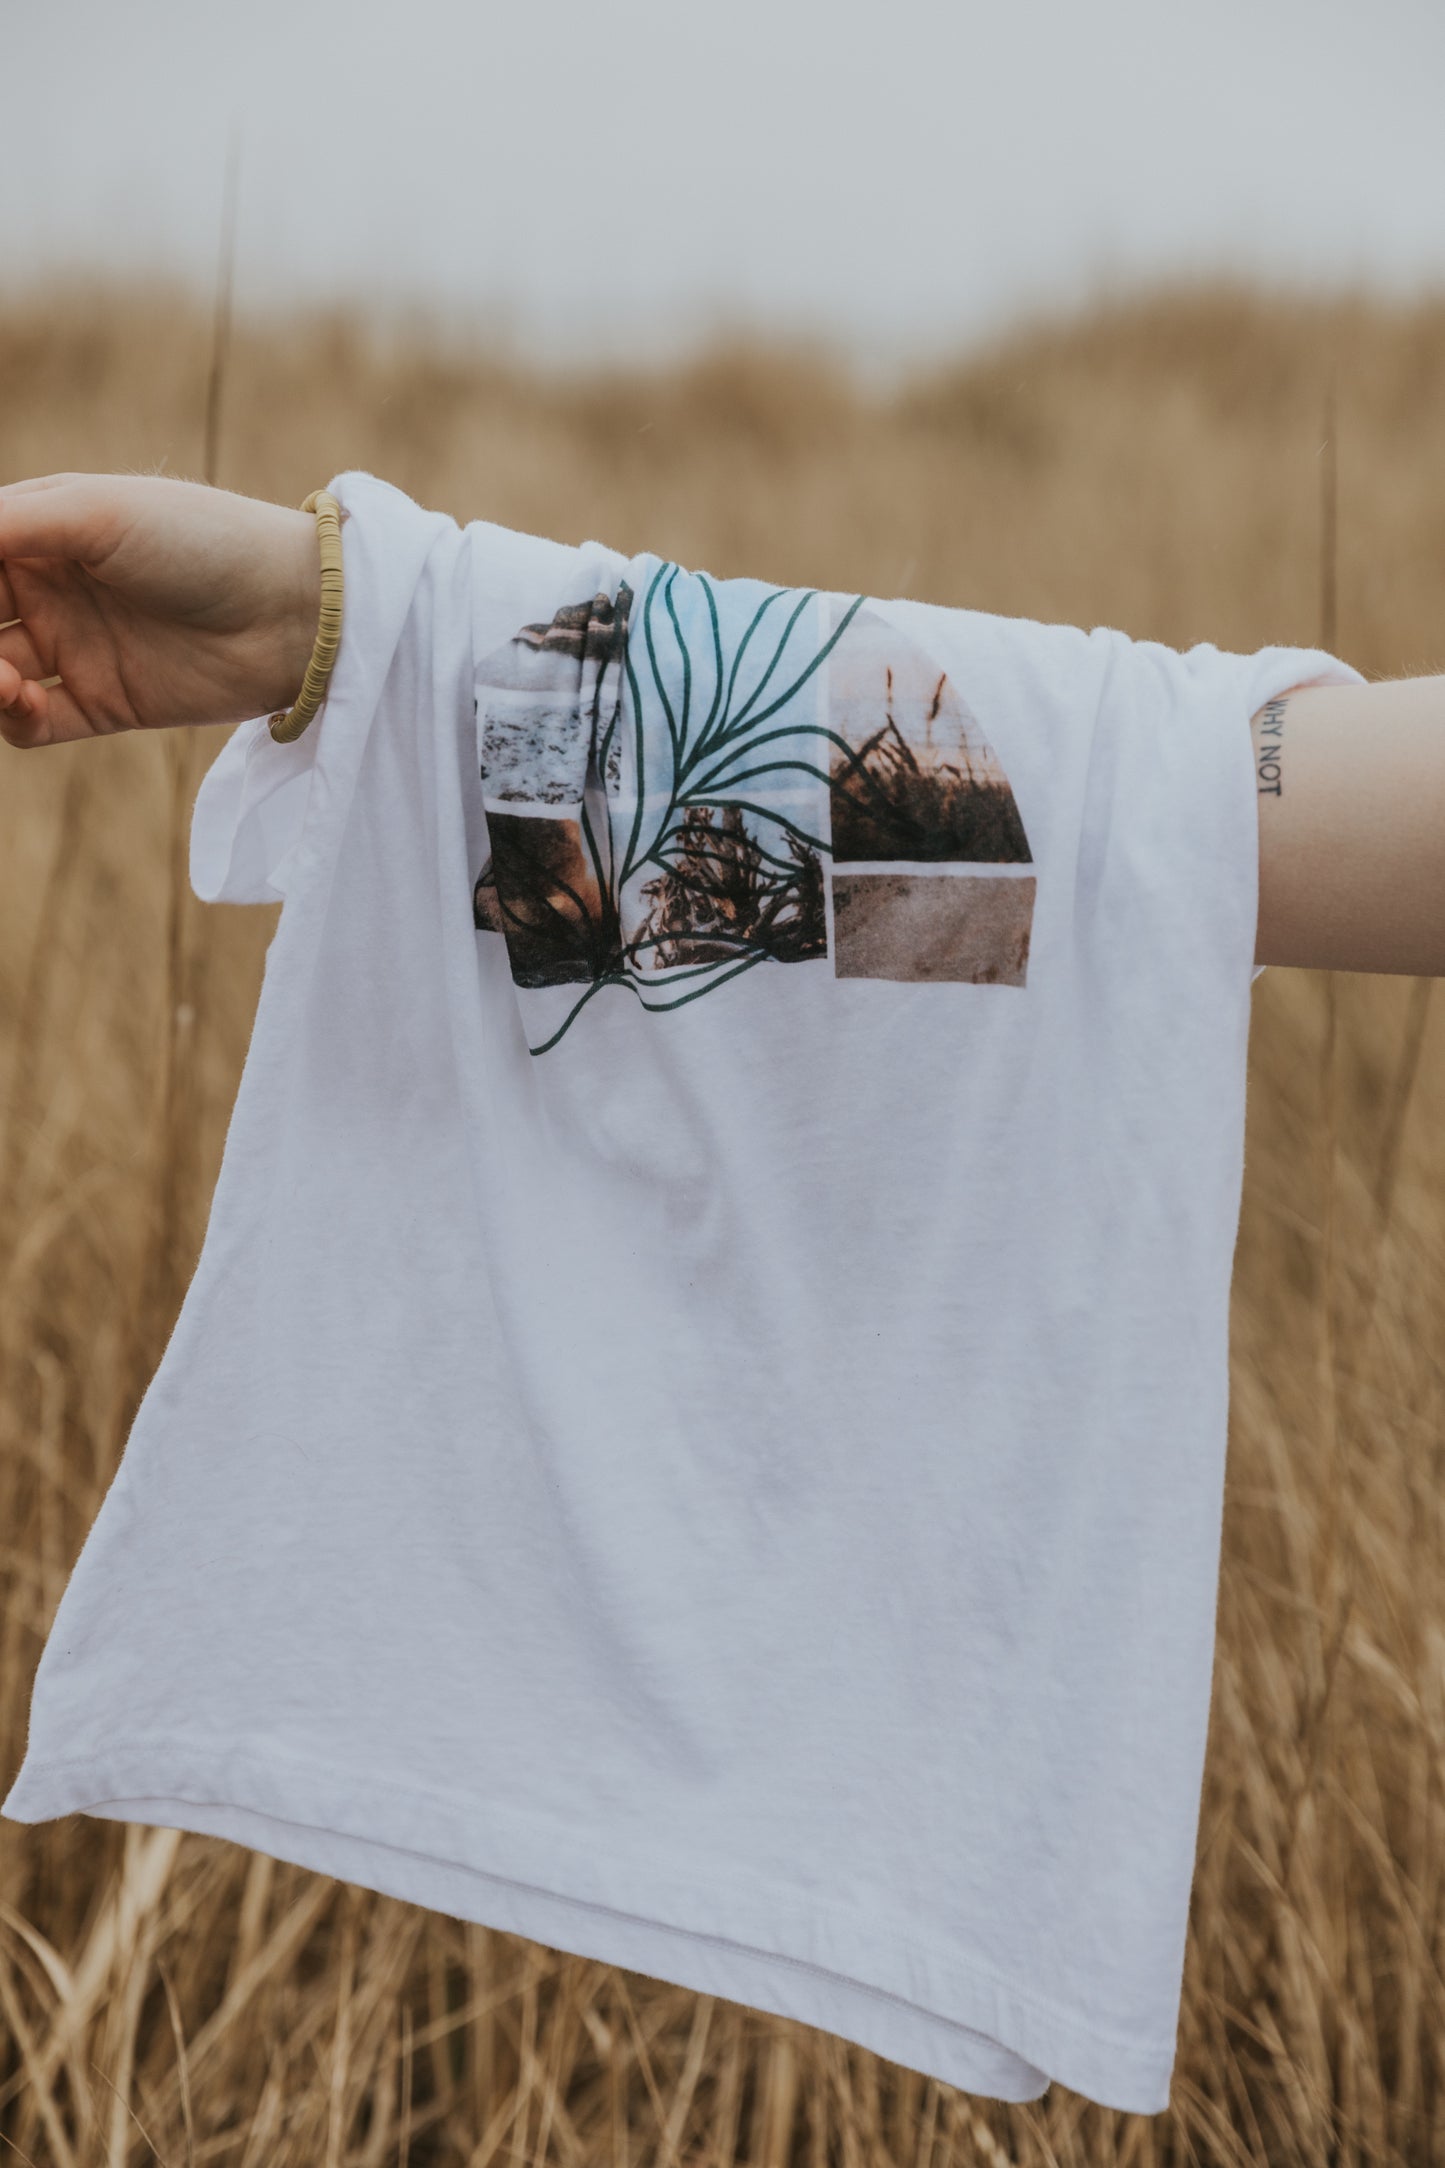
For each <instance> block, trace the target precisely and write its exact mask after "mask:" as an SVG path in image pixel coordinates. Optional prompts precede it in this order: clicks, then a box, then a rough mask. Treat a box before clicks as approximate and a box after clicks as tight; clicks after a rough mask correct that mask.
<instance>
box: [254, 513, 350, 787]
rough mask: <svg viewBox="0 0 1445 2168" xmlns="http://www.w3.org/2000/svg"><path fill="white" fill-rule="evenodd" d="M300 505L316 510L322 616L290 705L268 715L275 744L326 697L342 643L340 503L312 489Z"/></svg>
mask: <svg viewBox="0 0 1445 2168" xmlns="http://www.w3.org/2000/svg"><path fill="white" fill-rule="evenodd" d="M301 509H302V511H303V512H314V513H315V514H316V540H317V543H318V544H319V546H320V550H321V617H320V622H319V623H318V625H317V628H316V645H315V647H314V648H313V649H312V651H311V660H310V662H308V663H307V665H306V675H305V677H304V678H303V679H302V680H301V690H300V692H299V693H298V694H297V696H296V699H295V702H294V704H293V705H292V706H291V707H289V708H285V709H281V710H280V711H278V713H276V714H275V715H273V716H272V717H271V719H270V730H271V735H272V737H273V738H274V739H275V740H276V742H277V744H278V745H289V744H291V742H292V740H293V739H295V738H299V737H300V735H301V733H302V731H303V730H304V729H305V728H306V725H307V724H308V723H309V722H310V720H311V718H312V716H313V715H314V714H315V713H316V710H317V709H318V708H319V707H320V705H321V703H322V701H323V700H324V699H325V698H326V687H327V683H328V681H329V679H330V676H331V665H332V664H333V663H334V662H335V660H336V650H337V648H338V647H339V646H340V645H341V605H342V595H343V590H344V584H345V583H344V578H343V574H342V567H341V506H340V505H339V504H338V503H337V501H336V499H335V498H334V497H333V496H332V494H331V492H330V490H329V489H313V490H312V492H311V494H310V496H309V497H308V498H307V499H306V502H305V503H304V504H303V505H302V507H301Z"/></svg>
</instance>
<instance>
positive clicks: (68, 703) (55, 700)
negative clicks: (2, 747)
mask: <svg viewBox="0 0 1445 2168" xmlns="http://www.w3.org/2000/svg"><path fill="white" fill-rule="evenodd" d="M7 668H8V666H7V665H4V664H0V673H3V672H4V671H5V670H6V669H7ZM15 677H16V672H14V671H13V670H10V671H9V677H8V680H7V681H5V682H9V683H12V684H13V683H14V681H15ZM4 689H5V686H4V682H0V737H3V738H4V740H5V742H6V744H7V745H13V746H16V747H19V748H23V749H27V750H28V749H29V748H31V747H35V746H41V745H65V744H68V743H69V741H70V740H71V739H72V738H91V737H94V736H95V732H94V731H93V730H92V729H91V727H90V724H89V723H88V722H87V720H86V718H85V716H84V715H83V714H82V713H81V711H80V709H79V708H78V707H77V706H76V704H75V702H74V701H73V700H72V699H71V697H70V695H69V693H68V692H67V691H66V689H65V687H64V686H63V685H57V684H54V683H50V684H47V683H46V681H45V680H44V679H43V678H40V679H37V678H25V679H24V680H22V681H21V683H20V686H19V692H18V697H17V698H16V699H15V700H13V701H11V702H10V703H9V705H8V706H7V705H5V704H4Z"/></svg>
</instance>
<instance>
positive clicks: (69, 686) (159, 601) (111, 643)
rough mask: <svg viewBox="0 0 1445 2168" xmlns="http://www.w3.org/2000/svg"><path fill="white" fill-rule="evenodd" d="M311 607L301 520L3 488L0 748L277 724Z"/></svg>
mask: <svg viewBox="0 0 1445 2168" xmlns="http://www.w3.org/2000/svg"><path fill="white" fill-rule="evenodd" d="M320 606H321V559H320V551H319V548H318V545H317V538H316V522H315V519H314V518H313V516H312V515H311V514H310V513H309V512H298V511H290V510H288V509H287V507H286V506H285V505H280V504H267V503H265V502H264V501H263V500H262V499H261V498H259V497H241V496H237V495H235V494H234V493H233V492H232V491H230V490H225V489H211V488H208V487H207V486H206V485H205V484H204V483H201V482H183V481H177V480H172V479H170V478H169V477H166V476H161V475H126V474H49V475H45V476H43V477H41V478H40V479H39V480H36V481H29V482H12V483H10V484H8V485H7V486H6V487H4V488H0V626H3V627H5V629H4V630H0V737H4V739H5V740H6V742H7V743H8V744H10V745H13V746H15V747H17V748H21V749H23V748H28V747H32V746H41V745H59V744H64V743H66V742H67V741H68V740H71V739H75V738H95V737H107V736H109V735H111V734H112V733H113V732H115V731H120V730H156V729H165V728H167V727H168V726H171V725H174V724H178V723H238V722H243V721H244V720H246V719H247V718H248V717H249V716H253V715H262V714H266V713H268V712H270V711H273V710H275V709H280V708H287V707H289V706H290V704H291V702H292V701H293V700H294V699H295V697H296V695H297V693H298V691H299V690H300V687H301V680H302V677H303V676H304V674H305V670H306V664H307V662H308V660H309V659H310V655H311V649H312V645H313V642H314V641H315V638H316V626H317V620H318V616H319V612H320ZM17 618H18V619H19V620H20V622H19V623H18V624H14V623H10V622H9V621H10V620H12V619H17ZM53 677H58V678H59V679H60V683H59V684H58V685H51V686H47V685H46V684H45V680H46V679H47V678H53Z"/></svg>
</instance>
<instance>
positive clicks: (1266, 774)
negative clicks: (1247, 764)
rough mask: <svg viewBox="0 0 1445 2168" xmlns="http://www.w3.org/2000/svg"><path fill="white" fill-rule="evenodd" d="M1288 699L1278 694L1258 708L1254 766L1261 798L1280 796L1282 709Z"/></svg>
mask: <svg viewBox="0 0 1445 2168" xmlns="http://www.w3.org/2000/svg"><path fill="white" fill-rule="evenodd" d="M1288 704H1289V703H1288V699H1287V697H1286V696H1285V695H1280V696H1279V697H1277V698H1276V699H1274V700H1267V701H1266V702H1265V704H1264V706H1263V707H1262V708H1261V710H1260V717H1261V720H1260V725H1259V748H1258V751H1257V752H1256V755H1255V767H1256V769H1257V771H1258V774H1259V794H1260V796H1261V797H1262V798H1282V797H1283V796H1284V778H1283V774H1282V771H1281V763H1280V754H1281V752H1282V751H1283V748H1284V711H1285V708H1286V707H1287V706H1288Z"/></svg>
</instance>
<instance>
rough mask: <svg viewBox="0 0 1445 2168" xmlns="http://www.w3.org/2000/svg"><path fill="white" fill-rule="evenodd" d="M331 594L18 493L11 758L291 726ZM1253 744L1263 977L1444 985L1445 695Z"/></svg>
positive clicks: (121, 506) (1426, 681)
mask: <svg viewBox="0 0 1445 2168" xmlns="http://www.w3.org/2000/svg"><path fill="white" fill-rule="evenodd" d="M320 593H321V588H320V559H319V554H318V550H317V544H316V529H315V522H314V520H313V519H312V517H311V515H310V514H309V513H305V512H296V511H291V510H289V509H287V508H286V507H285V506H283V505H278V504H268V503H265V502H264V501H262V500H261V499H260V498H256V497H242V496H237V495H235V494H233V493H232V492H231V491H229V490H220V489H209V488H207V487H206V486H205V485H203V484H202V483H199V482H182V481H173V480H170V479H168V478H164V477H160V476H140V475H105V474H57V475H46V476H44V477H42V478H40V479H39V480H36V481H28V482H14V483H11V484H9V485H8V486H7V487H4V488H0V625H3V624H5V621H6V620H8V619H11V618H19V619H21V620H22V622H21V623H20V624H18V625H11V626H10V627H9V629H7V630H4V631H0V737H3V738H4V739H5V740H6V742H7V743H8V744H10V745H12V746H15V747H17V748H23V747H30V746H40V745H54V744H60V743H64V742H65V741H67V740H69V739H74V738H83V737H99V736H104V735H107V734H109V733H111V732H113V731H118V730H140V729H163V728H166V727H168V726H171V725H175V724H182V723H233V722H240V721H243V720H245V719H246V718H248V717H250V716H254V715H262V714H266V713H268V712H269V711H271V710H273V709H281V708H286V707H289V706H290V704H291V702H292V701H293V700H294V699H295V697H296V694H297V692H298V690H299V689H300V685H301V679H302V676H303V674H304V672H305V668H306V664H307V661H308V659H309V657H310V654H311V648H312V643H313V641H314V638H315V634H316V624H317V614H318V610H319V606H320ZM53 676H58V677H59V678H60V680H61V683H60V684H59V685H58V686H53V687H50V688H49V689H46V688H45V687H44V686H43V684H42V682H41V681H42V680H44V679H45V678H47V677H53ZM1252 729H1253V733H1254V741H1255V748H1256V768H1257V771H1258V772H1257V777H1256V781H1257V784H1258V786H1259V795H1258V800H1257V802H1258V806H1259V926H1258V938H1257V945H1256V950H1255V961H1256V962H1257V963H1262V964H1301V965H1313V966H1317V967H1322V968H1326V969H1334V970H1341V971H1404V972H1416V973H1421V974H1424V975H1428V976H1432V977H1435V976H1441V975H1445V677H1421V678H1402V679H1397V680H1393V681H1391V682H1389V683H1386V684H1379V685H1319V686H1314V685H1312V686H1306V687H1302V688H1300V689H1299V690H1297V691H1294V692H1290V693H1286V694H1284V695H1283V696H1282V697H1281V698H1280V699H1278V700H1275V701H1271V702H1270V703H1269V705H1268V707H1266V708H1262V709H1261V710H1260V712H1259V714H1257V715H1256V716H1255V717H1254V719H1253V724H1252Z"/></svg>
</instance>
